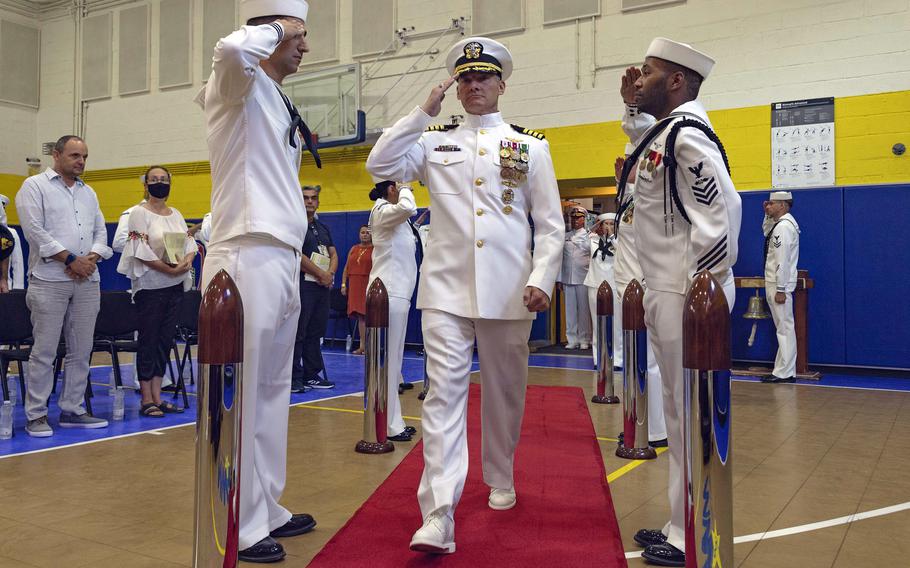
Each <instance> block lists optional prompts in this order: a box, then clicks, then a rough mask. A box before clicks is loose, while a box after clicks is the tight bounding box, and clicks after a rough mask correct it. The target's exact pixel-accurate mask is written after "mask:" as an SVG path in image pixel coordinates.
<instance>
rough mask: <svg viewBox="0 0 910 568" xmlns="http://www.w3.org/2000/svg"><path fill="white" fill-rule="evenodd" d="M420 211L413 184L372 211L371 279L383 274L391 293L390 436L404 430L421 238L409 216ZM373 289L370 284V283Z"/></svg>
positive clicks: (374, 207) (389, 355) (387, 409)
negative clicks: (403, 389)
mask: <svg viewBox="0 0 910 568" xmlns="http://www.w3.org/2000/svg"><path fill="white" fill-rule="evenodd" d="M415 213H417V205H416V204H415V203H414V194H413V193H412V192H411V188H410V187H407V186H401V187H400V188H399V194H398V203H389V202H388V201H386V200H385V199H382V198H380V199H377V200H376V204H375V205H373V209H372V211H370V221H369V225H370V232H371V233H372V235H373V266H372V268H371V269H370V278H369V282H370V284H372V282H373V280H375V279H376V278H379V279H381V280H382V283H383V284H384V285H385V288H386V291H387V292H388V294H389V348H388V354H387V358H386V368H387V370H388V407H387V408H386V413H387V415H388V426H389V431H388V433H389V436H397V435H398V434H401V433H402V432H404V427H405V423H404V419H402V417H401V400H399V398H398V382H399V380H400V378H401V361H402V358H403V356H404V338H405V335H406V334H407V330H408V312H409V311H410V309H411V296H413V294H414V286H415V285H416V284H417V257H416V252H417V238H416V236H415V235H414V231H412V230H411V227H410V226H409V225H408V218H409V217H410V216H411V215H413V214H415ZM367 289H369V286H368V287H367Z"/></svg>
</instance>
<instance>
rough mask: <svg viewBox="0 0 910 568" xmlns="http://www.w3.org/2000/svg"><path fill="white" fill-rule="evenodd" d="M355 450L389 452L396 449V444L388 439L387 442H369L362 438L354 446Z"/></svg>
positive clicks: (358, 451)
mask: <svg viewBox="0 0 910 568" xmlns="http://www.w3.org/2000/svg"><path fill="white" fill-rule="evenodd" d="M354 451H355V452H357V453H358V454H387V453H389V452H394V451H395V445H394V444H393V443H392V442H389V441H388V440H386V441H385V442H367V441H366V440H360V441H359V442H357V445H356V446H354Z"/></svg>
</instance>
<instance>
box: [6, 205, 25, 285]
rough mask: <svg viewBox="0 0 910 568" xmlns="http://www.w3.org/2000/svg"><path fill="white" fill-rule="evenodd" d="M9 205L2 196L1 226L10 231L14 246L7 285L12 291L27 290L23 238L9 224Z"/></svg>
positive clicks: (7, 274) (9, 260)
mask: <svg viewBox="0 0 910 568" xmlns="http://www.w3.org/2000/svg"><path fill="white" fill-rule="evenodd" d="M7 205H9V197H7V196H5V195H0V225H3V226H4V227H6V228H7V229H9V232H10V234H11V236H12V242H13V245H14V246H13V250H12V252H11V253H10V256H9V257H7V258H8V265H9V267H8V268H7V271H6V277H7V279H6V283H7V287H8V288H9V289H10V290H23V289H25V263H24V261H23V257H22V238H21V237H20V236H19V232H18V231H17V230H16V229H14V228H13V227H10V226H9V224H8V221H7V218H6V206H7Z"/></svg>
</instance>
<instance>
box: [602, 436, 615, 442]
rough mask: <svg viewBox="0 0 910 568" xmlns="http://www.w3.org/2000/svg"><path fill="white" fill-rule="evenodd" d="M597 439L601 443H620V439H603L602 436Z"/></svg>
mask: <svg viewBox="0 0 910 568" xmlns="http://www.w3.org/2000/svg"><path fill="white" fill-rule="evenodd" d="M597 439H598V440H600V441H601V442H619V439H618V438H603V437H601V436H598V437H597Z"/></svg>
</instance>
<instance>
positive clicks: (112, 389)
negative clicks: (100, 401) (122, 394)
mask: <svg viewBox="0 0 910 568" xmlns="http://www.w3.org/2000/svg"><path fill="white" fill-rule="evenodd" d="M107 384H108V385H110V386H109V387H108V389H107V394H109V395H110V396H114V394H116V392H117V379H116V378H114V369H111V370H110V371H109V372H108V374H107Z"/></svg>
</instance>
